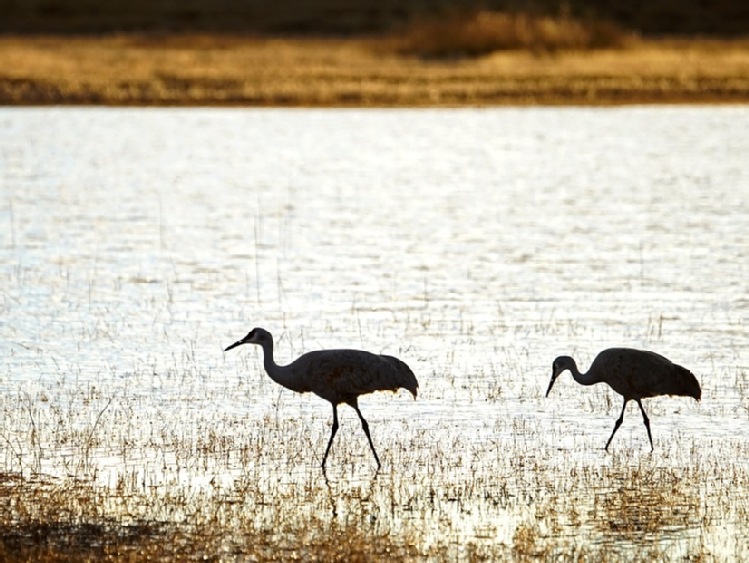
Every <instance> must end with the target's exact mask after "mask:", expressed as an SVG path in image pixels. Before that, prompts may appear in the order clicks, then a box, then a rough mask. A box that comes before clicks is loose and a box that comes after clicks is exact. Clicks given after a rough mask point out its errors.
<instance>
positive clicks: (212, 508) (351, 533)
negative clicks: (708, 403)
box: [0, 338, 749, 561]
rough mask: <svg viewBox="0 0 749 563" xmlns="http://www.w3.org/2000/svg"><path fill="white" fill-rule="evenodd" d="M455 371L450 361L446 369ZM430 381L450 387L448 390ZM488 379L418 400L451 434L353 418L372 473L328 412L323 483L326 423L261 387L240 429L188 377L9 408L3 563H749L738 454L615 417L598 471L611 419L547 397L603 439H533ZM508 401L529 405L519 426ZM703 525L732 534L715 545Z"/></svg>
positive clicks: (216, 391)
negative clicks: (166, 384)
mask: <svg viewBox="0 0 749 563" xmlns="http://www.w3.org/2000/svg"><path fill="white" fill-rule="evenodd" d="M294 340H296V338H295V339H294ZM472 346H477V347H480V346H483V342H482V341H481V340H478V341H476V342H474V343H473V344H472ZM506 357H507V358H508V360H507V361H517V358H518V355H517V354H515V353H513V354H506ZM454 358H455V359H456V360H457V362H458V363H460V361H461V358H462V356H454ZM182 361H183V362H185V365H183V366H178V367H179V368H180V369H186V365H187V364H188V363H189V362H190V359H189V355H187V356H185V358H184V359H183V360H182ZM239 363H240V364H241V365H243V364H244V362H243V361H240V362H239ZM502 363H503V362H502V361H501V360H500V361H499V362H498V364H500V365H501V364H502ZM193 369H194V368H193ZM242 369H244V368H243V367H242ZM148 371H152V370H150V369H144V371H143V372H138V373H135V374H133V375H132V377H133V378H134V379H135V381H131V382H130V385H131V386H133V387H136V386H137V385H138V381H140V380H141V379H143V380H144V381H145V380H147V379H148V376H147V372H148ZM500 371H501V370H500ZM254 375H257V374H253V376H254ZM436 377H438V378H440V379H442V380H449V376H448V374H446V373H438V374H436ZM496 377H497V376H496V375H494V374H486V375H484V376H478V377H477V383H478V385H477V389H473V390H469V389H467V388H464V387H463V386H462V385H452V386H451V385H447V386H445V387H444V388H440V387H439V386H437V387H436V389H435V391H434V393H435V394H434V396H432V391H431V390H430V388H429V387H425V389H424V393H423V394H422V397H421V398H420V399H423V400H424V402H425V403H426V405H427V406H426V408H428V409H429V408H431V407H430V406H429V405H430V403H431V401H433V398H434V397H441V401H442V402H444V401H448V402H451V403H452V404H453V405H454V407H455V408H453V409H452V410H451V412H452V415H451V418H447V419H440V418H435V417H434V416H426V417H423V416H422V417H419V416H413V411H414V410H417V409H419V407H421V406H422V405H421V404H420V403H419V402H416V403H413V402H411V401H407V400H406V398H404V397H400V396H399V397H390V396H384V398H383V399H382V401H383V404H384V402H385V401H386V402H387V404H388V405H392V404H395V405H396V406H395V407H392V408H391V410H390V413H391V414H390V415H389V416H388V417H382V411H380V410H379V409H377V408H375V407H376V405H377V404H378V403H379V402H380V401H379V400H378V399H377V398H376V397H378V396H373V397H372V399H371V400H368V401H366V403H367V405H368V406H363V408H364V409H365V410H367V409H369V410H368V412H369V413H371V414H370V416H369V420H370V424H371V427H372V431H373V438H374V440H375V442H376V444H377V445H378V447H379V448H380V453H381V457H382V459H383V470H382V471H381V472H379V474H376V473H375V472H374V467H373V463H372V460H371V454H370V452H369V449H368V446H367V444H366V440H364V439H363V436H362V435H361V431H360V428H359V427H358V421H357V420H356V417H355V415H353V414H352V413H351V412H348V411H347V410H346V409H345V408H344V409H342V413H341V430H340V432H339V435H338V437H337V441H336V443H335V446H334V448H333V451H332V453H331V457H330V459H329V467H328V471H327V476H325V475H323V474H322V472H321V471H320V468H319V465H318V464H319V456H320V454H321V452H322V450H323V448H324V446H325V443H326V441H327V436H328V432H329V422H330V421H329V416H330V415H329V413H328V409H327V408H325V407H326V406H327V405H319V404H318V403H317V402H315V401H314V399H310V401H307V400H306V398H304V397H301V398H300V397H299V396H296V395H292V394H286V395H284V396H279V395H278V394H277V393H276V392H275V391H276V390H275V389H274V388H273V387H271V386H267V387H264V388H263V387H262V386H261V387H259V388H256V389H254V390H253V393H254V394H255V395H258V393H260V395H261V396H262V397H264V399H263V400H261V401H260V402H261V403H264V404H265V406H264V407H261V408H258V407H254V408H252V409H249V410H247V409H246V408H245V410H244V411H243V410H242V409H238V408H235V405H234V404H233V402H232V398H231V397H232V394H233V389H234V386H233V385H231V384H230V385H229V386H228V387H225V388H221V386H211V387H204V388H202V389H201V390H198V388H196V387H195V385H197V382H198V381H202V379H201V378H200V377H196V374H195V373H193V374H192V375H190V376H188V377H187V380H188V381H192V382H193V383H192V384H191V385H186V386H185V390H184V391H177V390H176V389H175V390H173V391H172V394H173V397H172V399H171V400H170V401H169V402H168V403H166V404H165V403H163V402H161V401H158V400H148V399H147V398H146V397H138V396H137V395H135V394H133V393H130V394H123V393H118V392H114V395H113V396H109V397H107V395H106V394H103V393H99V392H93V391H92V390H91V389H90V388H89V387H88V386H82V387H81V388H79V389H78V390H77V391H75V390H72V389H70V388H68V389H67V391H66V392H65V393H64V394H63V400H62V401H60V400H59V398H58V397H57V396H56V394H55V391H54V389H52V388H47V389H44V388H40V389H38V390H37V393H38V395H36V396H35V395H32V394H29V395H28V398H27V399H26V403H27V405H37V406H36V407H31V412H33V415H34V416H33V419H34V422H33V424H32V422H31V417H30V416H28V413H24V412H21V413H20V414H19V413H17V412H16V409H14V406H15V405H14V404H13V405H11V404H10V403H5V405H4V412H3V413H2V416H3V419H4V421H5V425H4V432H5V437H6V443H10V444H15V446H14V450H13V451H14V453H13V455H12V456H10V457H6V467H7V468H8V469H6V470H5V472H4V473H3V474H2V475H0V495H2V496H3V498H7V499H10V502H8V503H6V504H4V506H3V507H2V508H1V509H0V529H1V531H2V532H3V533H2V534H1V535H0V537H2V540H0V555H2V556H3V557H6V558H15V559H18V558H20V559H27V560H30V559H35V560H40V561H57V560H63V559H68V558H75V559H79V560H98V559H108V560H132V559H143V558H146V557H148V558H151V559H153V560H170V559H173V558H175V557H176V558H180V559H187V560H197V559H202V558H205V557H207V558H209V559H214V558H215V559H218V560H222V559H232V558H236V557H240V558H249V559H257V560H269V559H274V560H275V559H282V560H295V559H300V560H305V561H306V560H318V561H330V560H333V561H343V560H353V561H364V560H367V559H371V557H378V556H381V557H389V558H392V559H396V560H412V559H421V558H429V559H437V560H454V559H456V558H459V559H468V560H484V559H514V560H528V559H533V558H539V557H541V558H560V557H561V558H562V559H568V558H572V559H579V560H600V559H601V558H603V560H616V559H619V558H626V557H629V556H631V555H632V554H633V553H639V552H641V551H642V550H646V551H647V553H648V554H649V555H652V556H655V557H660V558H670V557H673V556H674V555H680V554H683V555H684V556H688V557H690V558H704V557H707V558H710V557H713V556H718V557H722V556H723V555H724V554H729V556H734V555H736V556H746V555H747V550H748V549H749V548H748V546H747V545H745V544H744V543H742V542H740V541H737V540H736V534H738V530H739V527H740V525H741V522H743V521H745V519H746V518H747V517H749V494H748V492H749V470H747V468H746V465H745V464H744V463H743V462H742V461H741V460H742V459H743V458H744V456H745V455H746V454H747V453H748V452H746V444H744V442H743V441H740V440H737V441H734V442H723V443H722V444H721V446H720V447H719V448H714V447H713V448H704V447H703V446H704V443H703V442H702V441H701V440H699V438H698V437H697V436H694V435H690V434H687V433H684V432H682V433H679V435H678V440H674V441H673V442H671V443H668V444H667V443H665V442H664V441H663V440H659V439H658V438H660V436H663V435H664V434H665V433H666V432H667V426H666V424H665V422H664V423H662V424H660V422H661V421H660V420H659V419H657V418H656V417H655V416H653V424H654V432H655V433H656V438H657V451H656V452H655V453H653V454H650V453H649V451H647V449H644V448H645V446H646V443H645V442H646V438H645V437H644V430H643V429H642V427H641V424H640V421H639V420H633V419H632V418H630V419H625V422H626V423H625V425H624V427H623V428H622V430H621V431H620V436H618V437H617V439H618V441H617V443H616V444H615V448H614V451H613V453H612V454H611V455H605V454H603V453H602V450H601V448H600V446H601V443H599V442H602V439H599V438H601V436H599V435H605V434H606V433H607V432H608V431H609V430H610V423H611V420H608V419H607V418H605V417H606V416H608V415H609V414H611V413H608V412H606V411H608V410H611V409H609V407H607V406H606V404H605V402H604V399H603V398H602V397H601V396H600V395H593V398H592V399H591V398H590V397H586V398H584V399H578V400H576V401H569V398H570V397H574V396H576V393H575V391H576V389H575V388H574V387H571V385H570V386H563V387H561V388H560V390H559V400H560V401H563V402H565V404H567V405H573V406H572V407H570V408H575V407H574V405H575V404H577V405H584V404H586V403H590V410H591V411H599V414H601V417H600V419H598V420H603V421H604V422H603V423H602V424H601V428H597V429H595V430H597V433H596V432H592V431H591V430H592V428H591V427H589V428H583V427H581V426H580V424H579V421H577V420H575V421H572V422H565V421H563V420H557V421H554V422H553V423H551V424H550V425H549V424H547V423H548V422H550V421H546V420H545V419H543V418H540V419H539V418H536V417H534V416H527V417H523V416H522V413H523V410H527V409H529V408H530V410H531V411H533V410H535V409H536V406H535V405H536V403H538V402H539V401H541V400H542V399H541V397H540V396H537V397H535V398H530V397H533V393H531V392H530V389H527V388H525V387H515V386H513V385H507V386H506V388H505V389H504V391H502V392H503V393H504V399H505V400H504V401H503V402H499V401H497V397H496V393H497V392H498V391H497V389H496V388H495V387H492V386H490V385H486V386H485V385H482V384H481V382H482V381H483V380H484V379H486V380H490V379H494V378H496ZM230 382H231V380H230V381H229V383H230ZM518 395H520V396H527V397H529V398H528V399H526V400H525V406H524V407H523V408H522V409H521V410H517V411H516V410H515V409H516V408H517V407H514V406H513V405H512V402H513V400H517V397H518ZM22 396H24V397H25V395H22ZM40 397H46V398H47V400H46V401H41V402H40V401H39V398H40ZM271 397H276V399H275V400H270V401H268V400H267V399H270V398H271ZM239 399H240V400H241V397H239ZM591 401H592V402H591ZM240 402H241V401H240ZM507 402H509V403H510V405H508V404H507ZM204 403H205V404H206V405H208V404H213V405H216V404H223V405H224V408H223V409H216V408H215V407H214V408H209V407H207V406H206V407H203V406H202V405H203V404H204ZM39 404H41V406H38V405H39ZM60 405H63V406H60ZM196 407H197V408H196ZM317 407H320V408H317ZM612 408H613V410H616V409H617V408H618V406H617V405H614V406H613V407H612ZM461 409H465V413H462V410H461ZM20 410H21V411H24V410H26V411H28V410H29V407H28V406H27V407H26V409H23V408H22V409H20ZM300 411H301V412H303V416H300V415H299V412H300ZM584 411H585V412H587V409H584ZM655 412H656V413H657V412H658V409H655ZM378 413H380V414H379V415H378ZM492 413H496V414H492ZM508 414H509V415H510V416H507V415H508ZM671 416H674V415H673V414H672V415H671ZM456 421H461V422H460V424H456ZM598 423H599V422H595V424H598ZM628 431H629V432H630V434H629V435H630V436H634V437H635V438H634V440H631V439H630V441H628V438H627V436H628V434H627V432H628ZM572 432H574V433H576V435H577V436H576V437H574V438H573V439H572V441H570V438H569V436H568V434H570V433H572ZM640 434H642V435H640ZM604 437H605V436H604ZM640 438H642V439H640ZM77 442H80V443H79V444H78V443H77ZM716 476H719V478H720V480H721V481H720V482H719V483H718V482H716V480H715V477H716ZM716 526H720V527H722V528H723V529H725V530H729V531H728V532H726V534H725V535H724V536H721V535H719V534H714V533H712V532H711V530H713V529H714V528H715V527H716ZM699 530H702V532H699ZM731 530H733V531H731Z"/></svg>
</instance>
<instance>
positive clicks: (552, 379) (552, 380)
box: [546, 374, 557, 397]
mask: <svg viewBox="0 0 749 563" xmlns="http://www.w3.org/2000/svg"><path fill="white" fill-rule="evenodd" d="M556 380H557V376H556V375H555V374H551V381H549V388H548V389H547V390H546V396H547V397H548V396H549V393H551V388H552V387H554V382H555V381H556Z"/></svg>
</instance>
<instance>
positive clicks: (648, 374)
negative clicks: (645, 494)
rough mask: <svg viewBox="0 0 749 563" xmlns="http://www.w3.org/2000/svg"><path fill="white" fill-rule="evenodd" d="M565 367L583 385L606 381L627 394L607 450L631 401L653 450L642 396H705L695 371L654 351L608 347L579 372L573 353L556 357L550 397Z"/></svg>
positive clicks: (622, 394) (550, 384) (616, 389)
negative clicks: (636, 409) (634, 405)
mask: <svg viewBox="0 0 749 563" xmlns="http://www.w3.org/2000/svg"><path fill="white" fill-rule="evenodd" d="M565 370H569V371H570V372H571V373H572V377H574V378H575V381H577V382H578V383H580V384H581V385H593V384H595V383H600V382H602V381H603V382H606V383H608V384H609V386H610V387H611V388H612V389H613V390H614V391H616V392H617V393H619V394H620V395H621V396H622V397H624V405H623V406H622V413H621V414H620V415H619V418H618V419H617V421H616V423H615V424H614V431H613V432H612V433H611V437H610V438H609V441H608V442H606V447H605V448H604V449H605V450H606V451H608V449H609V444H611V440H612V439H613V438H614V434H616V431H617V430H619V427H620V426H621V424H622V421H623V420H624V409H626V408H627V403H628V402H629V401H637V404H638V405H639V407H640V410H641V411H642V420H643V422H644V423H645V428H647V430H648V438H649V439H650V449H651V451H652V450H653V436H652V434H651V433H650V420H649V419H648V415H647V414H645V409H644V408H643V407H642V399H647V398H648V397H657V396H658V395H681V396H684V397H692V398H694V399H697V400H698V401H699V400H700V398H701V397H702V390H701V389H700V384H699V382H698V381H697V378H695V376H694V374H693V373H692V372H691V371H689V370H688V369H686V368H684V367H682V366H680V365H677V364H675V363H673V362H672V361H671V360H669V359H668V358H664V357H663V356H661V355H660V354H656V353H655V352H649V351H647V350H634V349H632V348H609V349H607V350H603V351H602V352H600V353H599V354H598V356H596V358H595V360H593V363H592V364H591V366H590V369H589V370H588V372H587V373H580V370H578V369H577V364H576V363H575V360H574V359H572V358H571V357H570V356H559V357H558V358H557V359H555V360H554V363H553V365H552V372H551V382H550V383H549V388H548V390H547V391H546V396H547V397H548V396H549V393H550V392H551V388H552V387H553V385H554V381H556V379H557V377H559V375H561V374H562V373H563V372H564V371H565Z"/></svg>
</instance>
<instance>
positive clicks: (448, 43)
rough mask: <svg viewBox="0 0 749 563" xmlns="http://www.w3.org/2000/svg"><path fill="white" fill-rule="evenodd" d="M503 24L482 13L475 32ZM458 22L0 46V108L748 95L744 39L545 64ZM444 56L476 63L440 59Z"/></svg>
mask: <svg viewBox="0 0 749 563" xmlns="http://www.w3.org/2000/svg"><path fill="white" fill-rule="evenodd" d="M503 17H504V16H499V15H496V16H495V15H489V16H486V18H488V21H489V23H487V24H486V26H487V29H488V30H489V31H486V32H485V33H484V35H491V33H494V31H493V30H494V28H495V27H497V26H499V24H498V23H495V20H497V21H504V20H502V19H501V18H503ZM470 21H472V20H469V22H470ZM481 21H483V20H481ZM512 21H514V20H511V23H512ZM511 23H508V24H507V25H508V26H511ZM425 25H426V24H425ZM434 25H437V24H434ZM440 25H441V24H440ZM466 25H467V26H468V28H467V29H466V30H464V31H463V32H462V34H457V32H455V34H457V35H459V36H461V37H462V36H465V39H460V37H456V38H453V39H451V37H452V35H444V34H442V33H441V32H439V31H438V30H432V28H430V27H429V26H427V27H425V28H423V29H422V28H418V27H417V28H416V29H417V31H413V32H410V33H412V36H411V39H407V38H406V39H404V38H400V39H393V38H379V39H351V40H321V39H306V40H305V39H298V40H289V39H254V38H247V37H241V36H229V37H226V36H210V35H188V36H185V35H167V36H159V37H150V36H145V37H144V36H142V35H118V36H103V37H85V38H64V37H2V38H0V103H3V104H11V105H29V104H31V105H44V104H73V105H75V104H86V105H91V104H94V105H167V106H169V105H188V106H190V105H221V106H226V105H229V106H237V105H239V106H242V105H247V106H316V107H330V106H340V107H352V106H354V107H372V106H377V107H381V106H396V107H397V106H465V105H497V104H523V105H527V104H540V103H545V104H548V103H551V104H570V103H572V104H580V103H583V104H602V103H603V104H611V103H616V104H619V103H642V102H648V103H660V102H702V103H709V102H720V101H725V102H736V101H745V100H746V99H747V98H749V79H747V78H746V77H747V76H749V50H747V49H746V42H741V41H723V42H720V41H712V42H709V41H697V40H695V41H684V42H673V41H648V42H638V43H636V44H635V45H632V46H629V47H626V48H619V47H616V48H613V47H610V48H600V49H599V48H597V49H584V50H569V49H567V50H565V49H561V45H562V43H563V41H562V40H561V39H560V40H558V41H557V44H558V45H560V48H557V49H556V50H554V49H553V48H552V47H551V45H549V46H548V47H546V48H544V49H545V51H544V53H545V54H544V53H542V52H541V51H540V50H536V51H533V50H526V49H522V50H514V51H508V50H497V49H499V48H500V46H499V44H498V43H497V41H498V40H490V39H488V38H484V39H482V34H479V33H476V32H474V31H472V30H471V28H470V26H469V25H468V24H466ZM472 25H479V24H472ZM481 25H484V24H481ZM512 25H517V26H519V28H522V26H520V24H519V23H517V22H515V23H512ZM541 27H543V26H541ZM573 28H574V26H573ZM575 29H576V28H575ZM419 30H420V31H419ZM539 33H540V32H539ZM547 33H549V34H551V32H547ZM570 33H571V32H570ZM471 41H473V42H474V45H473V46H471V45H470V42H471ZM528 41H530V40H528ZM548 41H549V42H551V40H548ZM565 41H569V42H573V40H572V39H569V40H565ZM409 44H410V45H411V47H408V45H409ZM419 45H421V46H419ZM404 50H405V51H407V52H411V53H413V54H405V53H404ZM490 51H491V52H490ZM551 51H554V52H551ZM430 52H432V53H433V54H432V55H429V56H427V55H428V54H429V53H430ZM419 53H422V55H419ZM449 53H453V54H459V53H464V54H465V53H473V54H478V53H484V56H482V57H480V58H467V59H466V58H458V59H449V58H444V57H446V56H447V55H448V54H449ZM436 55H439V57H438V58H436V59H435V58H434V57H435V56H436ZM539 55H541V56H539ZM162 243H163V241H162Z"/></svg>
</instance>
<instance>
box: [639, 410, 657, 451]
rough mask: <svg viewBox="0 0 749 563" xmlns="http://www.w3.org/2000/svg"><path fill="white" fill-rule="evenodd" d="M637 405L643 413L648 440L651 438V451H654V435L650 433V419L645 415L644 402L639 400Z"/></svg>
mask: <svg viewBox="0 0 749 563" xmlns="http://www.w3.org/2000/svg"><path fill="white" fill-rule="evenodd" d="M637 404H638V405H640V410H641V411H642V421H643V422H644V423H645V428H647V429H648V438H650V451H651V452H652V451H653V449H654V448H653V435H652V434H651V433H650V419H649V418H648V415H646V414H645V409H644V408H642V401H640V399H637Z"/></svg>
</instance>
